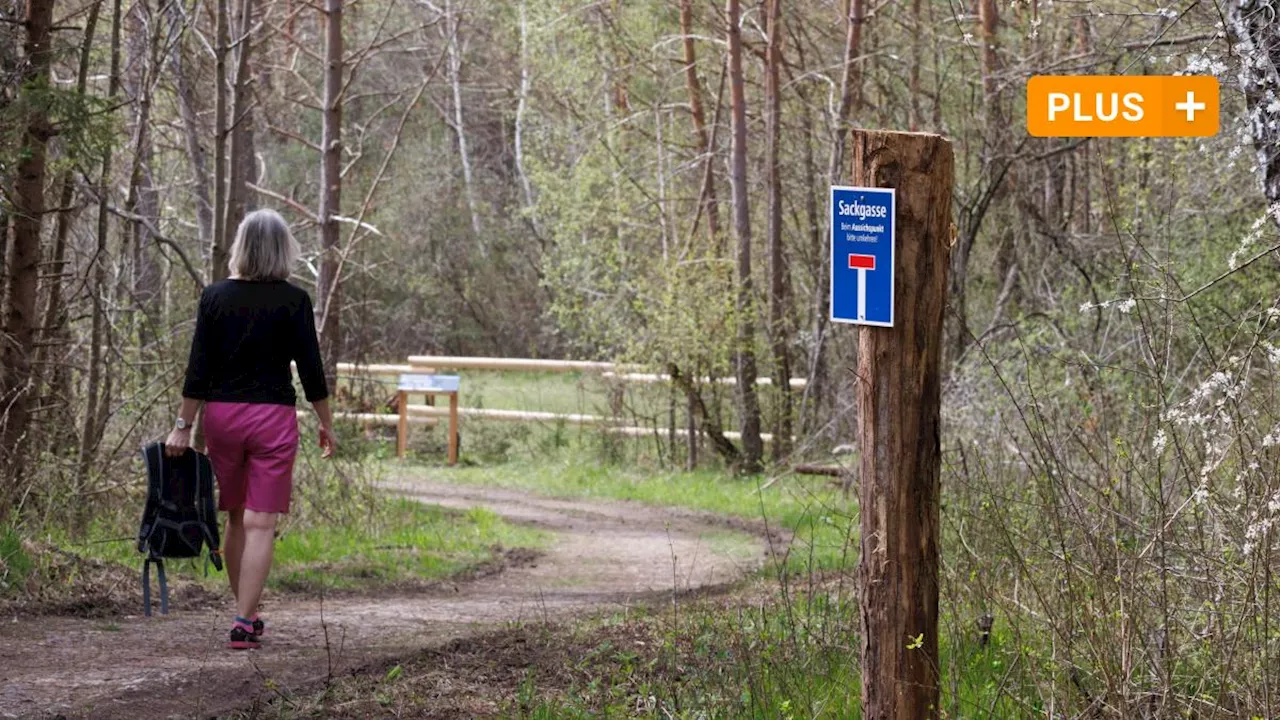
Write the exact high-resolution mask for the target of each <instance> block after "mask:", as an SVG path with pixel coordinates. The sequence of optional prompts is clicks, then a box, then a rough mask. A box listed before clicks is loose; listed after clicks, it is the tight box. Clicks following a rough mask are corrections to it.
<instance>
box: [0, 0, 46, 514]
mask: <svg viewBox="0 0 1280 720" xmlns="http://www.w3.org/2000/svg"><path fill="white" fill-rule="evenodd" d="M53 4H54V0H27V13H26V17H25V18H24V20H23V23H24V27H25V28H26V39H25V42H24V44H23V54H24V56H25V59H26V67H25V68H24V70H23V73H22V90H20V91H19V92H21V93H23V94H33V95H38V94H39V93H41V92H43V91H46V90H47V88H48V87H49V68H50V66H51V64H52V61H53V48H52V47H51V40H52V38H51V26H52V25H53ZM29 107H30V110H28V111H27V112H28V114H27V117H26V127H25V128H24V129H23V132H22V153H21V154H20V159H19V160H18V168H17V169H18V172H17V181H16V182H15V183H14V208H13V239H12V241H11V242H10V244H9V248H8V256H7V257H8V274H9V288H8V297H9V301H8V303H7V304H6V305H5V310H4V331H5V335H6V337H5V341H4V343H3V344H2V345H0V407H3V408H4V409H5V411H6V412H5V418H4V423H3V429H2V430H0V440H3V442H2V443H0V453H3V456H0V460H2V461H3V465H0V468H3V470H5V471H6V472H5V474H6V475H7V480H8V482H7V483H5V485H4V488H3V489H4V490H6V491H7V492H4V493H0V520H2V519H4V518H5V516H7V515H8V513H9V511H10V509H11V508H12V507H13V503H14V501H16V500H17V499H18V498H20V497H21V493H22V491H23V485H24V483H25V482H26V477H27V473H26V446H27V444H28V443H27V434H28V432H29V431H30V419H31V418H30V415H29V403H30V400H31V394H32V393H31V380H32V377H31V359H32V356H33V355H34V353H33V350H34V349H35V327H36V293H37V290H38V283H39V271H40V230H41V225H42V222H43V220H44V212H45V203H44V180H45V170H46V166H45V155H46V151H47V149H48V143H49V137H50V136H51V135H52V133H53V131H52V128H51V127H50V125H49V114H48V110H47V109H46V106H45V105H44V103H41V102H37V101H30V105H29Z"/></svg>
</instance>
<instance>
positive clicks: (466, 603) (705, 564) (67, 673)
mask: <svg viewBox="0 0 1280 720" xmlns="http://www.w3.org/2000/svg"><path fill="white" fill-rule="evenodd" d="M385 486H386V489H387V490H388V491H390V492H394V493H396V494H400V495H403V496H405V497H409V498H413V499H415V500H419V501H421V502H424V503H435V504H440V505H443V506H446V507H453V508H470V507H477V506H478V507H484V508H488V509H489V510H491V511H493V512H495V513H497V514H499V515H500V516H502V517H503V518H504V519H506V520H508V521H509V522H514V523H522V524H527V525H530V526H534V527H538V528H541V529H543V530H545V531H547V532H549V533H551V534H552V536H553V539H552V541H551V542H550V544H549V545H548V547H547V548H546V549H545V550H543V551H539V552H520V551H508V552H507V553H506V554H505V556H504V558H505V559H504V562H503V563H501V564H500V565H499V566H492V567H488V568H486V569H484V571H482V572H475V573H471V574H470V575H469V576H468V577H463V578H457V579H455V580H452V581H445V582H437V583H432V584H430V585H426V586H419V587H410V588H405V587H393V588H385V589H382V590H373V591H344V592H334V593H330V594H329V595H328V596H327V597H321V596H318V595H314V594H311V595H305V594H290V593H276V594H272V595H269V596H268V597H267V599H266V600H265V601H264V605H263V612H262V614H263V617H264V619H265V620H266V621H267V624H268V626H267V634H266V637H265V638H264V643H263V648H262V649H261V650H258V651H250V652H239V653H237V652H232V651H228V650H226V649H224V648H223V641H224V636H225V633H226V630H227V625H228V617H229V612H230V607H229V605H230V602H229V596H228V597H225V598H222V597H212V598H208V599H206V601H205V602H202V603H198V604H199V605H201V607H197V608H187V607H182V606H181V604H180V603H175V606H174V607H171V609H170V614H169V615H167V616H163V617H160V616H156V617H153V618H143V617H138V616H116V617H107V618H83V617H66V616H47V615H46V616H39V615H33V616H15V617H12V618H9V619H7V620H8V621H7V622H3V623H0V717H42V718H51V717H58V716H63V717H67V718H73V717H91V718H95V719H96V718H104V719H106V720H111V719H112V718H122V719H123V718H128V719H129V720H141V719H143V718H153V717H171V716H175V715H177V716H192V715H196V716H210V715H218V714H224V713H227V712H232V711H236V710H243V709H244V708H245V707H247V706H255V705H259V704H261V703H263V702H265V701H268V700H270V699H272V698H274V697H282V696H283V694H284V692H285V691H286V689H288V688H299V687H306V686H313V685H316V684H318V683H323V682H325V681H326V679H329V678H334V677H337V676H341V675H345V674H349V673H350V672H352V671H354V670H357V669H360V668H362V667H364V668H368V667H371V666H377V665H378V664H379V663H386V662H387V661H389V660H394V659H395V658H398V657H403V656H405V655H407V654H409V653H413V652H416V651H420V650H423V649H425V648H432V647H435V648H459V649H461V648H465V647H466V643H458V642H454V641H457V640H459V639H461V638H475V637H480V636H482V635H483V634H484V633H485V632H487V631H492V630H494V629H495V628H501V627H504V626H506V627H510V626H511V624H513V623H526V622H542V621H547V620H558V619H564V618H568V617H572V616H575V615H579V614H585V613H589V612H590V613H599V612H609V611H621V610H625V609H626V608H627V607H630V606H632V605H633V604H637V603H641V604H643V603H652V602H656V601H660V600H662V599H665V598H668V597H670V596H671V595H672V593H673V592H687V591H691V590H696V589H703V590H705V589H707V588H714V587H720V586H724V585H727V584H731V583H734V582H736V581H737V580H739V579H741V578H743V577H744V576H745V575H746V574H747V573H749V572H750V571H752V570H753V569H755V568H757V567H759V566H760V565H761V564H762V563H763V562H764V561H765V560H766V558H767V556H768V554H769V552H770V548H771V547H772V548H773V549H774V550H777V549H779V548H780V547H781V546H782V545H783V544H784V543H785V542H786V539H787V538H784V537H780V536H779V535H778V534H777V533H776V531H775V532H773V533H770V532H768V531H766V528H765V527H764V524H763V523H754V522H752V521H749V520H743V519H734V518H727V517H723V516H718V515H713V514H710V513H704V512H697V511H691V510H679V509H670V508H656V507H651V506H646V505H642V504H640V503H635V502H626V501H581V500H557V499H551V498H547V497H543V496H538V495H534V494H530V493H527V492H523V491H519V490H511V489H495V488H486V487H475V486H469V487H460V486H455V485H450V484H446V483H441V482H438V481H433V480H429V479H413V480H401V481H397V482H393V483H386V484H385ZM469 652H473V651H472V650H469Z"/></svg>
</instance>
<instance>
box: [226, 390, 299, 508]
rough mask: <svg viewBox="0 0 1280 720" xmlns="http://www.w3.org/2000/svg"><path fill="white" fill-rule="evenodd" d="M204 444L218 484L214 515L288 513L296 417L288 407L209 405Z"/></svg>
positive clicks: (296, 447) (261, 404)
mask: <svg viewBox="0 0 1280 720" xmlns="http://www.w3.org/2000/svg"><path fill="white" fill-rule="evenodd" d="M204 429H205V443H206V444H207V446H208V451H209V462H211V463H213V474H214V475H215V476H217V478H218V509H219V510H239V509H240V508H247V509H249V510H254V511H257V512H267V513H284V512H289V496H290V495H291V494H292V492H293V460H294V458H295V457H297V455H298V415H297V411H296V410H294V408H293V407H292V406H289V405H270V404H266V403H231V402H211V403H206V404H205V406H204Z"/></svg>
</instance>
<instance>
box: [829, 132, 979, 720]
mask: <svg viewBox="0 0 1280 720" xmlns="http://www.w3.org/2000/svg"><path fill="white" fill-rule="evenodd" d="M953 167H954V159H953V155H952V150H951V145H950V143H948V142H947V141H946V140H945V139H943V138H941V137H939V136H937V135H924V134H916V133H888V132H868V131H855V132H854V134H853V168H852V179H853V184H855V185H862V186H869V187H892V188H896V189H897V208H896V213H895V218H894V225H895V233H896V235H897V238H896V240H897V251H896V255H897V257H896V258H895V263H896V277H895V279H894V296H895V302H896V305H897V307H896V308H895V315H896V317H895V318H894V327H893V328H870V327H862V328H859V330H858V343H859V348H858V367H857V372H856V377H858V378H859V381H858V383H857V395H858V416H859V417H858V436H859V447H860V448H861V450H862V452H861V472H860V475H859V491H858V492H859V507H860V508H861V516H862V521H861V522H862V526H861V538H862V540H861V542H862V553H861V558H860V560H859V565H858V594H859V607H860V608H861V612H862V625H861V633H860V635H861V638H860V640H861V643H862V648H861V655H862V662H861V665H860V667H861V668H862V683H863V684H862V716H863V717H864V718H867V720H897V719H898V718H936V717H938V716H939V712H938V711H939V686H938V667H939V666H938V567H939V558H938V542H939V514H938V508H939V504H940V502H941V497H940V491H941V469H942V453H941V435H940V424H941V423H940V410H941V394H942V375H941V371H940V360H941V345H942V344H941V339H942V325H943V310H944V308H945V306H946V289H947V268H948V263H947V248H948V247H949V245H950V240H951V234H950V227H951V189H952V182H953V172H954V171H953Z"/></svg>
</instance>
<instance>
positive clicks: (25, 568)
mask: <svg viewBox="0 0 1280 720" xmlns="http://www.w3.org/2000/svg"><path fill="white" fill-rule="evenodd" d="M33 567H34V565H33V563H32V561H31V558H30V557H28V556H27V553H26V552H25V551H24V550H23V549H22V538H21V537H20V536H19V535H18V531H17V530H15V529H13V528H12V527H6V528H4V529H3V530H2V531H0V597H3V596H4V595H7V594H11V593H13V592H15V591H16V590H17V589H18V588H21V587H22V584H23V582H24V581H25V580H26V579H27V575H29V574H30V573H31V571H32V569H33Z"/></svg>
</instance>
